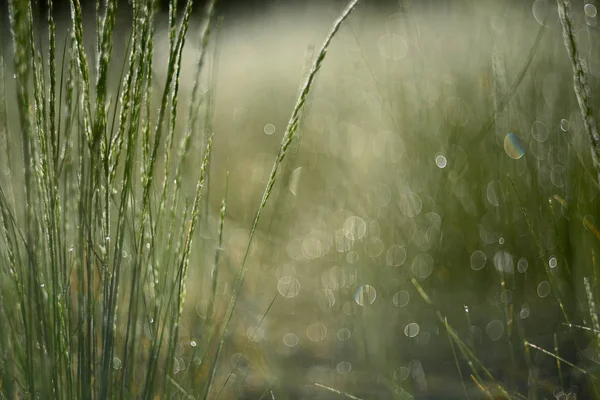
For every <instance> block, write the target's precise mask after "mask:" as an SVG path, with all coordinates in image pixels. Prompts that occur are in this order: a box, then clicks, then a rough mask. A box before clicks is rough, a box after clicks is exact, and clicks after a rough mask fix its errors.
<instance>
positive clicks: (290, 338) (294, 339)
mask: <svg viewBox="0 0 600 400" xmlns="http://www.w3.org/2000/svg"><path fill="white" fill-rule="evenodd" d="M299 341H300V340H299V339H298V336H297V335H296V334H295V333H291V332H290V333H286V334H285V335H283V344H285V345H286V346H287V347H294V346H296V345H297V344H298V342H299Z"/></svg>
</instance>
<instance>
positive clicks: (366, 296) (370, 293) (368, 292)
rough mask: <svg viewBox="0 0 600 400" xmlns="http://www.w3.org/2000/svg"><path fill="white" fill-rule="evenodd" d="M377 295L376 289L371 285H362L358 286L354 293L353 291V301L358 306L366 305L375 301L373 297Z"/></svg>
mask: <svg viewBox="0 0 600 400" xmlns="http://www.w3.org/2000/svg"><path fill="white" fill-rule="evenodd" d="M376 297H377V291H376V290H375V288H374V287H373V286H371V285H362V286H361V287H359V288H358V290H357V291H356V293H354V301H355V302H356V304H358V305H359V306H363V307H364V306H368V305H371V304H373V303H374V302H375V298H376Z"/></svg>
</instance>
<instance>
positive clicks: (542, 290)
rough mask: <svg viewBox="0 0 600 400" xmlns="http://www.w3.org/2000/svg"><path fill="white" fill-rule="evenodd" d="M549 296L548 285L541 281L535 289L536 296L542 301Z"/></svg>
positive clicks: (546, 282)
mask: <svg viewBox="0 0 600 400" xmlns="http://www.w3.org/2000/svg"><path fill="white" fill-rule="evenodd" d="M549 294H550V283H549V282H548V281H541V282H540V283H539V285H538V287H537V295H538V296H540V297H541V298H542V299H543V298H544V297H546V296H548V295H549Z"/></svg>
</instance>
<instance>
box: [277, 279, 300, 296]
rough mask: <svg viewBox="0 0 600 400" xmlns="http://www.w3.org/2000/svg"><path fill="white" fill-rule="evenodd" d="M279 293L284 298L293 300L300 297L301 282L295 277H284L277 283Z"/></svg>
mask: <svg viewBox="0 0 600 400" xmlns="http://www.w3.org/2000/svg"><path fill="white" fill-rule="evenodd" d="M277 291H278V292H279V294H280V295H282V296H283V297H285V298H288V299H291V298H293V297H296V296H298V293H299V292H300V282H299V281H298V279H296V278H295V277H293V276H283V277H281V279H279V280H278V281H277Z"/></svg>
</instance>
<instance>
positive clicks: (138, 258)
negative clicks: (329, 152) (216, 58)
mask: <svg viewBox="0 0 600 400" xmlns="http://www.w3.org/2000/svg"><path fill="white" fill-rule="evenodd" d="M214 3H215V2H214V1H209V2H208V4H207V7H206V10H205V17H204V21H203V24H204V25H203V29H202V30H201V37H200V41H199V43H201V46H202V47H201V49H200V51H199V54H200V56H199V59H198V65H197V74H196V80H195V83H194V86H193V91H192V98H191V103H190V108H189V116H188V118H187V125H186V126H185V127H183V132H184V134H183V137H182V138H181V142H180V147H179V148H176V146H175V142H176V140H175V137H176V135H175V132H176V129H177V128H179V127H177V126H176V122H177V111H178V95H179V90H180V80H179V74H180V70H181V59H182V52H183V47H184V44H185V40H186V34H187V30H188V27H189V24H190V18H191V13H192V8H193V7H192V6H193V1H192V0H188V1H187V2H186V3H185V5H184V8H183V10H178V9H177V4H178V2H177V1H171V3H170V8H169V57H168V68H167V77H166V81H165V82H158V83H156V82H153V77H154V74H153V71H152V66H153V59H154V54H153V51H154V47H153V39H154V27H155V19H156V17H157V6H158V4H157V2H156V1H154V0H134V1H132V3H131V10H130V11H131V14H132V29H131V36H130V38H129V40H128V45H127V56H126V58H125V62H124V64H123V65H122V66H119V65H114V63H113V62H111V61H112V59H111V56H112V45H113V41H114V40H115V37H114V29H115V19H116V15H117V12H118V7H117V0H106V2H105V3H104V4H100V1H99V0H98V1H97V4H96V12H97V15H102V18H99V19H98V25H97V27H96V33H97V37H96V44H95V48H94V60H95V61H94V63H92V62H90V60H88V53H87V52H86V48H85V45H84V39H83V37H84V31H83V30H84V27H83V17H82V7H81V5H80V3H79V0H71V1H70V9H71V17H72V28H71V30H70V32H69V35H68V36H67V37H66V39H65V42H64V51H63V53H62V57H59V56H58V55H59V54H61V53H60V51H57V43H59V42H60V33H59V34H58V35H57V32H56V27H55V23H54V19H53V12H54V11H53V3H52V0H48V3H47V10H48V14H47V27H48V30H47V32H45V33H46V34H47V35H48V40H49V41H48V43H49V48H48V49H43V48H40V45H38V44H36V43H38V39H39V36H40V35H42V34H43V33H44V32H40V31H39V30H37V28H36V24H35V22H34V21H35V16H34V10H33V9H32V4H31V3H30V2H29V1H19V0H11V1H10V2H9V20H10V28H11V35H12V49H13V54H12V55H11V57H9V58H11V59H13V61H14V77H15V82H16V93H7V92H6V86H5V85H4V82H5V76H4V75H5V71H6V70H7V68H6V66H5V65H4V60H5V59H6V58H7V57H6V55H3V58H2V65H1V67H2V76H1V77H0V82H1V83H2V88H1V90H0V96H1V98H0V113H1V114H0V123H1V126H0V129H1V130H2V140H3V141H4V143H3V146H4V147H5V150H6V153H5V154H3V155H2V157H3V158H4V159H5V163H4V165H3V166H2V168H3V171H4V172H5V176H3V177H2V179H1V180H0V222H1V228H0V229H1V236H0V305H1V307H0V396H1V397H2V398H6V399H15V398H60V399H63V398H64V399H71V398H81V399H96V398H97V399H105V398H109V397H110V398H130V397H135V398H144V399H151V398H155V397H156V396H159V397H167V398H172V397H177V398H179V397H182V396H185V397H186V398H188V397H189V398H204V399H206V398H209V397H211V396H218V395H216V393H218V394H220V393H221V392H222V391H223V387H224V386H225V384H223V386H222V387H220V389H219V388H215V387H214V386H215V385H214V382H215V377H216V373H217V366H218V365H219V360H220V357H221V354H222V349H223V346H224V343H225V338H226V333H227V329H228V326H229V323H230V321H231V319H232V315H233V313H234V310H235V309H236V303H237V300H238V297H239V293H240V290H241V287H242V284H243V283H244V279H245V276H246V273H247V270H248V268H247V265H246V260H247V257H248V254H249V250H250V247H251V244H252V238H253V237H254V234H255V231H256V229H257V225H258V223H259V220H260V217H261V213H262V211H263V209H264V208H265V205H266V204H267V201H268V200H269V197H270V195H271V193H272V190H273V186H274V184H275V181H276V178H277V176H278V172H279V170H280V164H281V163H282V161H283V160H284V157H285V155H286V153H287V151H288V148H289V147H290V144H291V143H292V140H293V139H294V138H295V135H296V133H297V130H298V127H299V124H300V120H301V115H302V111H303V108H304V106H305V103H306V101H307V98H308V95H309V91H310V89H311V86H312V84H313V81H314V79H315V77H316V76H317V72H318V70H319V69H320V67H321V65H322V64H323V62H324V60H325V55H326V51H327V48H328V46H329V44H330V42H331V40H332V38H333V36H334V35H335V34H336V32H337V31H338V29H339V28H340V26H341V24H342V23H343V21H344V20H345V19H346V18H347V17H348V15H349V14H350V12H351V11H352V10H353V8H354V7H355V6H356V4H357V0H353V1H351V2H350V3H349V4H348V6H347V8H346V9H345V10H344V11H343V13H342V14H341V16H340V17H339V19H338V20H337V21H336V22H335V24H334V26H333V28H332V30H331V32H330V34H329V35H328V37H327V38H326V40H325V42H324V43H323V46H322V47H321V48H320V50H319V52H318V53H317V56H316V58H315V61H314V63H313V65H312V68H311V69H310V71H309V72H308V74H307V79H306V81H305V82H304V83H303V86H302V87H301V88H300V92H299V95H298V99H297V102H296V104H295V107H294V109H293V111H292V114H291V118H290V120H289V123H288V125H287V128H286V130H285V133H284V135H283V138H282V142H281V147H280V149H279V152H278V154H277V157H276V160H275V163H274V165H273V168H272V171H271V173H270V176H269V179H268V182H267V183H266V187H265V190H264V194H263V196H262V199H261V201H260V204H259V205H258V208H257V210H256V215H255V218H254V222H253V225H252V227H251V233H250V242H249V243H248V245H247V247H246V251H245V253H244V256H243V260H242V263H241V265H240V266H239V273H238V275H237V277H236V281H235V283H234V286H233V287H234V289H233V291H232V295H231V299H230V300H229V303H228V308H227V311H226V313H225V318H224V322H223V323H222V324H217V323H216V322H215V321H213V319H214V316H215V310H214V308H215V304H214V303H215V300H214V299H215V293H216V279H217V276H218V270H217V267H218V265H219V257H220V254H219V253H220V249H221V247H222V246H221V243H219V245H218V246H217V250H216V253H215V255H214V259H215V262H214V265H212V266H211V268H212V274H211V276H212V277H213V282H212V285H211V288H212V290H211V293H210V304H209V307H208V310H209V311H208V315H207V318H206V320H204V321H200V322H199V323H198V324H199V326H200V327H201V328H200V329H201V330H202V332H201V334H200V335H199V336H201V337H202V341H203V342H202V343H198V344H197V347H194V350H193V354H192V356H191V359H190V360H189V367H188V369H187V370H186V372H185V373H183V374H179V375H175V374H174V373H173V371H174V368H175V367H174V362H175V354H176V351H177V345H178V343H179V341H180V332H179V326H180V320H181V318H182V312H183V309H184V301H185V299H186V285H187V284H188V281H187V275H188V267H189V264H190V254H191V252H192V246H193V238H194V235H195V232H196V228H197V226H198V224H199V223H201V222H202V218H201V217H202V210H201V208H202V207H201V204H202V199H203V196H206V193H205V190H206V188H207V185H206V183H207V179H208V172H209V167H210V159H211V145H212V141H213V135H212V132H211V129H210V127H211V118H212V107H213V105H212V104H211V102H210V100H206V99H204V98H201V96H199V95H198V92H199V90H200V89H199V80H200V72H201V70H202V69H203V67H204V66H205V64H206V62H205V60H206V58H207V51H208V49H209V37H210V32H211V27H212V26H213V25H214V9H215V4H214ZM557 4H558V8H559V15H560V20H561V23H562V26H563V34H564V38H565V44H566V48H567V53H568V56H569V58H570V60H571V61H572V64H573V71H574V89H575V92H576V95H577V100H578V104H579V106H580V110H581V114H582V116H583V119H584V127H585V131H586V133H587V134H588V137H589V139H590V149H591V154H592V160H593V167H594V168H595V170H596V171H595V173H589V175H590V176H586V178H589V179H593V181H594V184H595V185H598V179H600V178H596V177H595V176H594V175H598V174H600V165H599V164H598V158H599V157H600V155H599V154H600V139H599V137H598V132H597V127H596V124H595V120H594V115H593V114H594V113H593V109H592V103H591V100H590V98H589V97H590V96H591V91H590V89H589V85H588V84H587V82H586V72H585V68H584V67H583V66H582V64H581V60H580V58H579V55H578V52H577V46H576V42H575V40H574V39H573V33H572V31H571V27H570V24H571V22H570V19H569V14H568V4H567V2H565V1H564V0H557ZM119 7H124V5H122V4H119ZM542 31H543V28H542V29H541V30H540V32H542ZM57 36H58V37H57ZM538 39H539V38H538ZM538 43H539V40H537V39H536V44H535V45H534V47H533V50H532V54H530V57H529V60H528V62H526V63H525V66H524V68H523V70H522V73H521V74H520V75H519V76H518V77H517V79H516V80H515V81H514V82H513V85H512V86H511V87H509V88H500V89H499V93H500V94H499V95H498V98H497V99H496V100H497V102H496V110H495V113H494V114H493V115H492V116H491V117H490V119H489V120H488V122H487V123H486V124H485V125H484V126H483V128H482V129H481V133H480V135H478V136H476V137H475V139H476V142H477V143H478V141H479V140H481V138H482V137H483V136H484V135H486V134H488V133H489V130H490V128H491V127H492V126H493V125H494V121H495V118H496V116H497V115H498V114H499V113H501V112H502V110H503V108H504V107H505V106H506V105H507V104H508V103H509V102H510V98H511V96H512V94H513V93H514V92H515V91H516V89H517V87H518V86H519V84H520V82H521V80H522V78H523V76H524V75H525V73H526V71H527V68H528V67H529V62H530V61H531V58H532V57H533V54H534V53H535V48H536V47H537V44H538ZM2 48H3V49H4V47H2ZM115 71H118V72H119V73H120V79H119V87H118V89H117V96H116V97H113V98H111V97H110V96H109V85H108V76H109V73H112V74H114V73H116V72H115ZM92 76H94V77H95V79H92ZM497 83H498V82H497ZM157 88H158V90H161V92H159V98H160V99H161V100H160V103H159V106H158V109H155V108H154V106H153V104H152V102H151V99H152V96H153V95H152V92H153V90H157ZM13 97H16V103H17V107H18V113H19V114H18V124H17V125H16V126H9V123H8V121H9V119H8V118H7V106H6V104H7V101H12V99H13ZM9 99H10V100H9ZM14 138H17V139H18V140H17V143H11V141H12V140H13V139H14ZM194 140H200V141H201V142H202V143H203V144H204V149H203V151H202V154H201V159H202V163H201V167H200V170H199V175H198V176H197V178H196V179H197V184H196V190H195V192H194V193H193V196H191V197H189V198H188V197H186V196H184V194H183V191H182V180H183V175H184V165H185V162H186V159H188V158H189V156H190V152H191V143H192V141H194ZM214 140H219V138H218V137H215V138H214ZM474 144H476V143H471V145H474ZM15 148H18V149H19V150H20V159H15V156H14V154H13V152H12V150H14V149H15ZM161 158H162V161H161ZM161 163H162V165H163V166H164V170H162V171H159V166H160V165H161ZM582 165H583V162H582ZM508 179H509V180H510V177H509V178H508ZM511 183H512V181H511ZM513 187H514V188H515V195H516V196H517V197H518V196H519V194H518V190H516V189H517V188H516V186H515V185H514V184H513ZM518 201H521V199H520V198H519V200H518ZM550 201H551V206H550V207H551V208H552V210H554V206H555V205H556V204H559V205H560V206H562V207H563V208H564V209H565V210H567V211H569V205H568V204H567V203H566V201H565V200H564V199H563V198H562V197H560V196H558V195H555V196H554V197H552V198H551V199H550ZM226 205H227V199H226V197H225V198H224V199H223V202H222V207H221V213H220V224H219V228H218V229H219V232H218V233H217V237H218V238H219V242H220V241H221V240H222V237H223V225H224V221H225V214H226ZM552 212H554V211H552ZM573 215H574V218H575V219H578V220H581V222H583V223H585V221H584V220H583V218H582V217H581V216H579V215H578V214H577V211H576V210H574V211H573ZM525 218H526V219H527V222H528V225H529V229H530V233H531V235H532V237H533V241H534V243H535V244H536V247H537V252H538V254H539V258H540V261H541V263H542V264H544V265H547V262H546V255H545V254H544V250H543V248H542V246H541V245H540V244H539V240H538V239H537V237H536V228H535V226H534V223H533V222H531V220H530V218H529V217H528V215H525ZM589 228H590V232H592V233H594V234H595V235H596V236H597V237H596V239H600V234H598V231H597V230H595V228H594V227H593V226H590V227H589ZM590 256H591V257H593V249H592V254H591V255H590ZM547 268H548V267H547V266H546V269H547ZM547 274H548V277H549V281H550V283H551V285H552V289H553V293H554V295H555V297H556V299H557V300H558V302H559V303H560V308H561V310H562V312H563V313H564V322H565V324H567V325H568V327H569V329H574V330H580V331H581V330H585V331H586V332H590V334H593V335H595V336H596V337H597V340H600V323H599V322H598V316H597V311H596V308H595V305H594V304H595V299H594V293H593V292H594V290H595V289H592V288H591V284H590V283H589V281H588V279H587V278H586V280H585V287H586V289H587V291H586V295H585V297H586V299H587V301H588V306H589V310H590V312H591V321H592V327H581V326H578V325H574V324H573V323H572V318H571V316H570V315H569V312H568V311H567V310H566V307H564V306H563V303H562V301H561V294H560V291H559V289H558V288H557V286H556V284H555V281H554V280H553V279H552V274H551V273H550V271H547ZM593 279H594V280H595V279H596V276H595V275H594V277H593ZM411 282H412V284H413V286H414V287H415V288H416V290H417V291H418V292H419V293H420V294H421V297H422V298H423V299H424V301H425V302H426V303H427V304H429V305H432V306H435V304H434V302H433V301H432V299H431V298H430V296H429V295H428V293H427V289H426V288H424V287H423V286H422V284H421V283H419V281H418V280H417V279H415V278H412V280H411ZM502 283H503V284H504V282H502ZM594 288H597V285H595V282H594ZM274 300H275V299H274ZM272 304H273V303H271V305H272ZM267 312H268V310H267ZM509 315H512V311H511V312H508V311H507V318H509V319H511V318H512V317H509ZM437 317H438V319H439V321H440V323H441V324H442V325H443V326H444V327H445V328H446V332H447V335H448V339H449V343H450V348H451V350H452V354H453V357H454V361H455V362H456V366H457V372H458V375H459V379H460V380H461V382H462V385H463V388H464V394H465V396H467V397H468V393H467V392H468V391H467V388H466V383H465V382H471V383H473V384H475V386H477V387H478V388H479V389H480V391H481V394H483V395H484V396H487V397H489V398H492V397H493V396H495V395H496V394H495V393H500V394H501V395H502V396H503V397H506V398H525V396H524V395H522V394H519V393H515V392H514V391H512V390H511V389H510V388H507V387H506V386H505V385H503V384H502V383H501V382H500V381H499V380H498V379H497V378H496V377H494V376H493V374H492V372H491V371H490V370H489V369H488V368H487V367H486V366H485V365H484V364H483V363H482V362H481V361H480V360H479V358H478V357H477V355H476V354H475V352H474V349H473V347H472V345H471V344H469V343H468V341H467V340H465V339H464V338H462V337H461V335H460V334H459V333H458V331H457V330H456V329H455V328H453V327H452V326H451V325H450V324H449V322H448V318H447V317H446V316H445V315H443V313H442V312H441V311H440V310H438V311H437ZM467 318H468V313H467ZM511 322H512V320H511ZM518 328H519V327H518V325H517V329H518ZM257 329H258V328H257ZM519 337H520V339H521V340H520V343H521V344H522V346H521V347H522V349H521V351H522V354H523V355H524V359H525V360H526V362H527V363H528V365H531V360H530V353H531V352H532V351H540V352H544V353H545V354H547V355H549V356H550V357H553V358H554V359H555V360H556V363H557V368H558V371H559V373H560V371H562V370H563V369H565V368H574V369H579V370H580V372H581V373H582V374H584V375H585V376H586V377H588V378H589V382H590V383H591V387H592V388H593V390H592V392H593V393H594V394H595V396H596V397H598V396H599V394H598V391H597V389H596V378H595V376H594V374H593V373H592V372H590V371H588V370H586V369H582V368H580V367H578V366H576V365H574V364H572V363H571V362H569V361H567V360H566V359H565V358H563V357H561V356H560V355H559V349H558V346H556V347H555V348H554V349H544V348H542V347H539V346H537V345H536V344H535V343H531V342H529V341H528V340H527V339H526V335H525V334H524V333H523V332H519ZM211 344H212V345H214V346H211ZM511 346H512V349H514V347H515V346H514V345H513V344H511ZM598 346H600V342H598ZM196 359H199V360H202V362H201V363H196V362H195V360H196ZM461 365H462V366H461ZM464 365H466V366H468V368H466V369H465V367H464ZM234 369H235V366H234ZM465 370H466V371H468V375H469V376H464V371H465ZM532 379H533V380H535V379H534V378H532ZM533 385H534V386H535V383H533ZM317 387H318V388H319V389H321V390H324V391H327V392H329V393H333V394H335V395H338V396H342V397H346V398H357V397H355V396H353V395H351V394H349V393H345V392H343V391H340V390H337V389H336V388H332V387H329V386H327V385H324V384H320V383H318V384H317ZM267 392H269V395H270V396H274V395H273V392H270V391H269V388H266V389H265V394H266V393H267ZM394 393H395V395H396V396H397V397H398V398H404V397H406V396H409V395H408V394H407V392H405V391H404V390H398V389H397V390H396V391H395V392H394ZM190 396H192V397H190Z"/></svg>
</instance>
